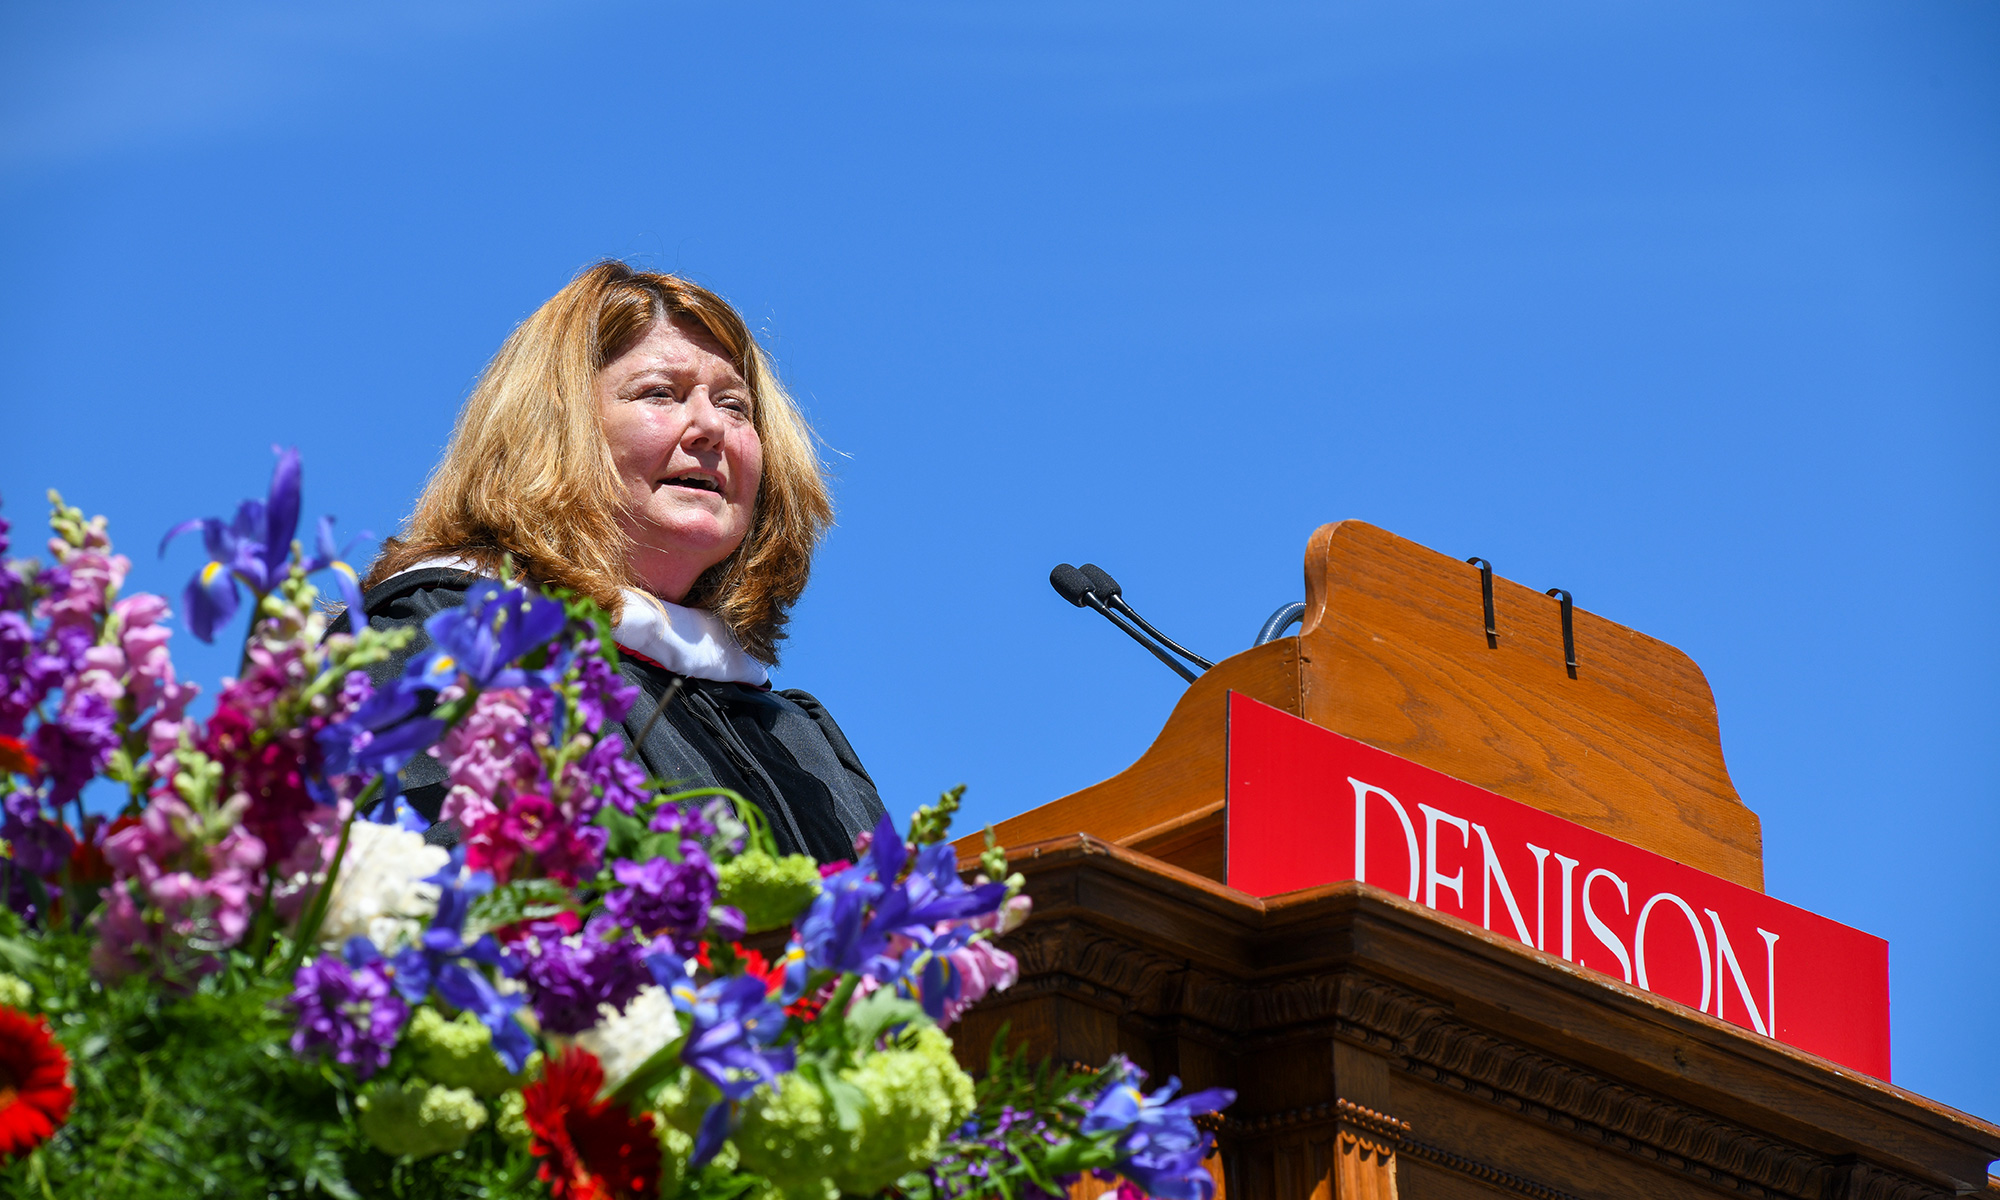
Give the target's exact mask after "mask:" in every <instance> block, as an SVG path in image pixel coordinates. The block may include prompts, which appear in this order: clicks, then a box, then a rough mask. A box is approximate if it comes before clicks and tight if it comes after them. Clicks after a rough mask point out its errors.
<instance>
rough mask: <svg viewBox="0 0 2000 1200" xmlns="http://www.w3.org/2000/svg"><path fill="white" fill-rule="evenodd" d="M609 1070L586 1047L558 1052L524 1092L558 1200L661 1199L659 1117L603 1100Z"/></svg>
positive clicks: (544, 1171)
mask: <svg viewBox="0 0 2000 1200" xmlns="http://www.w3.org/2000/svg"><path fill="white" fill-rule="evenodd" d="M603 1088H604V1068H603V1066H602V1065H600V1064H599V1063H598V1061H597V1056H596V1055H595V1054H592V1053H591V1052H590V1051H588V1050H585V1049H584V1048H583V1047H581V1046H571V1047H570V1048H569V1049H567V1050H565V1051H563V1052H562V1053H561V1054H558V1055H557V1056H556V1057H555V1059H554V1061H552V1062H550V1063H549V1064H548V1066H547V1067H546V1068H545V1069H544V1070H543V1072H542V1077H541V1078H540V1079H539V1080H537V1081H535V1082H534V1083H531V1084H529V1085H528V1086H527V1088H526V1089H525V1090H524V1091H523V1092H522V1096H523V1098H524V1099H525V1100H526V1101H527V1109H528V1111H527V1114H526V1116H527V1121H528V1129H529V1130H530V1131H531V1132H532V1133H533V1134H534V1135H535V1137H534V1142H533V1144H532V1145H531V1146H530V1148H529V1149H530V1151H531V1152H532V1153H533V1154H534V1155H535V1156H536V1157H538V1158H546V1159H548V1160H549V1161H547V1162H544V1163H543V1164H542V1166H541V1170H540V1171H539V1172H538V1174H539V1175H540V1176H541V1179H542V1181H543V1182H544V1183H546V1184H548V1185H549V1191H550V1193H551V1194H552V1195H554V1196H555V1197H556V1200H653V1198H654V1197H656V1196H658V1195H659V1194H660V1145H659V1143H658V1142H657V1141H655V1140H654V1139H653V1115H652V1114H651V1113H643V1114H641V1115H640V1116H639V1117H638V1118H637V1119H634V1118H633V1117H632V1115H631V1114H630V1113H628V1112H626V1111H625V1108H624V1106H623V1105H620V1104H617V1103H614V1102H613V1101H610V1100H603V1099H599V1098H598V1095H597V1093H598V1092H599V1091H601V1090H603Z"/></svg>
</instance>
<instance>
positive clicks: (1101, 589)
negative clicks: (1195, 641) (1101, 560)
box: [1077, 563, 1215, 671]
mask: <svg viewBox="0 0 2000 1200" xmlns="http://www.w3.org/2000/svg"><path fill="white" fill-rule="evenodd" d="M1077 570H1078V571H1080V572H1082V574H1083V577H1084V578H1085V579H1088V580H1090V590H1091V591H1093V592H1096V593H1097V595H1098V597H1099V598H1100V599H1102V600H1103V601H1104V602H1105V603H1106V604H1109V605H1110V606H1111V607H1113V608H1115V609H1117V610H1118V611H1119V612H1122V613H1124V614H1125V615H1126V616H1128V617H1130V618H1132V623H1133V624H1134V625H1137V626H1138V627H1139V628H1141V629H1143V630H1145V631H1146V632H1147V633H1150V634H1152V635H1153V640H1154V641H1157V642H1159V643H1160V644H1161V645H1162V646H1165V647H1166V648H1167V649H1169V650H1171V651H1173V652H1174V653H1175V654H1178V655H1180V656H1181V657H1182V658H1185V659H1187V660H1188V661H1189V662H1191V663H1193V664H1194V665H1195V666H1197V667H1200V668H1201V669H1202V670H1204V671H1206V670H1208V669H1209V668H1210V667H1213V666H1214V665H1215V664H1214V663H1212V662H1210V661H1208V660H1207V659H1205V658H1203V657H1202V656H1201V655H1199V654H1195V653H1193V652H1192V651H1190V650H1188V648H1187V647H1185V646H1183V645H1181V644H1180V643H1179V642H1176V641H1175V640H1174V639H1172V638H1170V637H1168V636H1167V635H1166V634H1164V633H1161V632H1160V631H1159V630H1157V629H1155V628H1153V626H1152V623H1151V622H1149V621H1147V620H1146V618H1144V617H1142V616H1140V615H1139V614H1138V613H1136V612H1133V611H1132V606H1131V605H1129V604H1127V603H1125V589H1124V588H1121V587H1119V586H1118V581H1117V580H1116V579H1113V578H1111V575H1110V573H1109V572H1107V571H1106V570H1105V569H1104V568H1103V567H1100V566H1098V565H1097V564H1096V563H1085V564H1083V565H1082V566H1081V567H1078V568H1077Z"/></svg>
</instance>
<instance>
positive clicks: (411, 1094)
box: [361, 1080, 486, 1158]
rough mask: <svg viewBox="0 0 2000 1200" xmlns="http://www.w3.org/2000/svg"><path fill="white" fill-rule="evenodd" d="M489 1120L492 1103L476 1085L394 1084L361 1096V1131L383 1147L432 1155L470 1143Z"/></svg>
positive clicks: (413, 1155)
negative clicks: (484, 1099)
mask: <svg viewBox="0 0 2000 1200" xmlns="http://www.w3.org/2000/svg"><path fill="white" fill-rule="evenodd" d="M484 1124H486V1106H485V1105H484V1104H481V1103H480V1102H479V1097H477V1096H475V1095H473V1094H472V1090H471V1089H470V1088H453V1087H441V1086H438V1085H434V1084H433V1085H426V1084H425V1083H424V1082H423V1081H422V1080H414V1081H412V1082H410V1083H388V1084H383V1085H381V1086H379V1087H376V1088H373V1089H371V1090H369V1091H367V1092H364V1093H363V1094H362V1096H361V1132H362V1134H363V1135H364V1136H365V1137H367V1139H368V1140H369V1142H371V1143H372V1144H373V1145H374V1146H375V1148H376V1149H377V1150H380V1151H381V1152H382V1153H384V1154H393V1155H396V1156H398V1157H407V1158H429V1157H430V1156H431V1155H433V1154H445V1153H448V1152H450V1151H453V1150H457V1149H459V1148H460V1147H461V1146H464V1145H465V1143H466V1141H467V1140H468V1139H469V1138H471V1137H472V1135H473V1134H474V1133H476V1132H478V1130H479V1127H480V1126H482V1125H484Z"/></svg>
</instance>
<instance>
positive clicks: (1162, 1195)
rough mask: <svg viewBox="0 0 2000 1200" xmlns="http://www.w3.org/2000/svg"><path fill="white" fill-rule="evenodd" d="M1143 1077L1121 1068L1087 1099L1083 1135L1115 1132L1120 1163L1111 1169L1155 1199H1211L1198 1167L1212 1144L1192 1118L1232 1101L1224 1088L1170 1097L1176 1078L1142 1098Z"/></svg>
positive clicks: (1209, 1183)
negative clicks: (1088, 1101) (1088, 1100)
mask: <svg viewBox="0 0 2000 1200" xmlns="http://www.w3.org/2000/svg"><path fill="white" fill-rule="evenodd" d="M1144 1082H1145V1075H1144V1074H1143V1073H1141V1072H1140V1071H1138V1070H1137V1069H1135V1068H1132V1067H1131V1066H1129V1064H1128V1065H1127V1066H1126V1068H1125V1069H1124V1070H1123V1071H1121V1072H1119V1073H1118V1074H1117V1075H1115V1076H1114V1078H1113V1079H1112V1080H1111V1081H1110V1082H1109V1083H1107V1084H1106V1085H1105V1087H1104V1089H1103V1090H1102V1091H1101V1092H1099V1093H1098V1095H1097V1097H1096V1099H1094V1100H1092V1101H1091V1104H1090V1110H1089V1111H1088V1112H1087V1113H1086V1114H1085V1115H1084V1119H1083V1124H1082V1126H1081V1129H1082V1132H1083V1133H1084V1134H1086V1135H1093V1134H1103V1133H1114V1134H1117V1135H1118V1151H1119V1155H1120V1161H1119V1162H1118V1163H1117V1165H1116V1167H1115V1168H1114V1169H1115V1170H1116V1171H1117V1172H1118V1173H1119V1174H1121V1175H1123V1176H1125V1177H1126V1178H1127V1179H1130V1180H1131V1181H1132V1182H1133V1183H1135V1184H1137V1185H1138V1186H1139V1187H1140V1188H1141V1189H1143V1190H1144V1191H1145V1192H1146V1194H1147V1195H1149V1196H1154V1197H1157V1198H1158V1200H1211V1198H1212V1197H1213V1196H1214V1195H1215V1180H1214V1179H1213V1178H1211V1177H1210V1176H1209V1174H1208V1172H1207V1171H1206V1170H1204V1169H1203V1168H1202V1165H1201V1164H1202V1162H1203V1160H1205V1159H1206V1158H1207V1157H1208V1152H1209V1148H1210V1146H1211V1144H1212V1142H1211V1139H1210V1138H1209V1135H1208V1134H1206V1133H1203V1132H1202V1131H1201V1130H1199V1129H1197V1128H1195V1124H1194V1118H1195V1117H1196V1116H1198V1115H1200V1114H1203V1113H1211V1112H1215V1111H1217V1110H1218V1109H1221V1108H1223V1107H1225V1106H1227V1105H1228V1104H1230V1103H1232V1102H1233V1101H1234V1100H1235V1099H1236V1093H1235V1092H1232V1091H1230V1090H1229V1089H1228V1088H1210V1089H1209V1090H1207V1091H1203V1092H1195V1093H1193V1094H1191V1095H1187V1096H1182V1097H1181V1098H1180V1099H1178V1100H1174V1099H1171V1097H1172V1096H1173V1094H1174V1093H1175V1092H1177V1091H1179V1090H1180V1080H1178V1079H1170V1080H1168V1081H1167V1086H1165V1087H1163V1088H1161V1089H1159V1090H1158V1091H1156V1092H1154V1093H1153V1094H1152V1095H1150V1096H1148V1095H1146V1094H1145V1092H1144V1091H1143V1090H1142V1088H1141V1085H1142V1084H1143V1083H1144Z"/></svg>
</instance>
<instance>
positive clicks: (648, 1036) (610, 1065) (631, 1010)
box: [576, 983, 681, 1092]
mask: <svg viewBox="0 0 2000 1200" xmlns="http://www.w3.org/2000/svg"><path fill="white" fill-rule="evenodd" d="M597 1008H598V1011H599V1012H601V1013H603V1014H604V1016H603V1017H602V1018H600V1019H599V1020H598V1022H597V1024H596V1025H595V1026H594V1027H592V1028H590V1029H586V1030H584V1031H583V1032H582V1033H579V1034H577V1035H576V1041H577V1044H578V1045H580V1046H582V1047H583V1048H584V1049H586V1050H588V1051H590V1052H591V1053H592V1054H595V1055H596V1056H597V1061H598V1062H600V1063H602V1064H604V1090H605V1091H607V1092H611V1091H616V1090H617V1089H618V1085H619V1084H621V1083H624V1082H625V1080H626V1079H627V1078H628V1077H629V1076H630V1075H631V1074H632V1072H634V1071H636V1070H638V1069H639V1067H640V1066H641V1065H642V1064H643V1063H644V1062H645V1061H646V1060H647V1059H649V1058H651V1057H653V1055H655V1054H657V1053H659V1051H660V1048H661V1047H662V1046H665V1045H666V1044H667V1043H668V1042H671V1041H673V1040H674V1039H675V1038H677V1037H679V1036H680V1035H681V1022H680V1018H679V1017H677V1016H675V1015H674V1002H673V1001H672V1000H671V999H669V998H668V996H667V990H666V989H665V988H663V987H661V986H659V985H658V984H655V983H649V984H647V985H646V986H645V987H642V988H640V989H639V994H638V995H636V996H634V997H632V1000H631V1002H630V1003H628V1004H626V1006H625V1011H624V1012H622V1013H621V1012H619V1011H617V1010H616V1009H614V1008H612V1007H611V1006H610V1005H609V1004H600V1005H598V1006H597Z"/></svg>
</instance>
